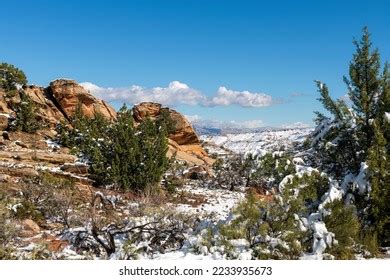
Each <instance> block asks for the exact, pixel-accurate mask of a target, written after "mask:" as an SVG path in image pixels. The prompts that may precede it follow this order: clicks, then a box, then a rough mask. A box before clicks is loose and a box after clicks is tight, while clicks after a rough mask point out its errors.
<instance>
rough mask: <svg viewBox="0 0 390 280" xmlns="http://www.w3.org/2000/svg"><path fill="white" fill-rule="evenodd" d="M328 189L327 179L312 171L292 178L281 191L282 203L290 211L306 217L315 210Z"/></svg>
mask: <svg viewBox="0 0 390 280" xmlns="http://www.w3.org/2000/svg"><path fill="white" fill-rule="evenodd" d="M328 188H329V179H328V177H327V176H324V175H321V174H320V173H319V172H316V171H313V172H311V174H307V173H305V174H303V175H302V176H297V175H296V176H292V177H291V180H289V182H288V183H287V184H285V185H284V188H283V189H282V190H281V191H282V198H283V201H284V202H285V203H287V204H289V206H290V210H291V211H292V212H293V213H296V214H298V215H299V216H302V217H306V216H308V215H309V214H310V213H312V212H314V211H315V210H316V209H317V207H318V204H319V201H321V197H322V196H323V195H324V194H325V192H326V191H327V190H328Z"/></svg>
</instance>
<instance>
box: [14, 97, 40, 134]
mask: <svg viewBox="0 0 390 280" xmlns="http://www.w3.org/2000/svg"><path fill="white" fill-rule="evenodd" d="M15 111H16V120H15V124H14V129H16V130H21V131H24V132H27V133H34V132H36V131H37V130H38V129H39V128H40V125H39V122H38V121H37V119H36V117H37V113H36V107H35V106H34V103H33V102H32V101H31V99H30V97H29V96H28V95H27V94H26V93H25V92H24V91H22V92H21V93H20V103H19V104H18V106H17V108H16V110H15Z"/></svg>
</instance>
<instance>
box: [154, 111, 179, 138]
mask: <svg viewBox="0 0 390 280" xmlns="http://www.w3.org/2000/svg"><path fill="white" fill-rule="evenodd" d="M156 122H157V124H158V125H159V126H160V125H161V126H165V129H166V131H167V133H168V135H169V134H171V133H173V132H175V131H176V125H177V122H176V121H175V120H174V119H173V118H172V117H171V114H170V113H169V109H168V108H161V111H160V115H159V116H158V117H157V120H156Z"/></svg>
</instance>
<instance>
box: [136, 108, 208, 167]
mask: <svg viewBox="0 0 390 280" xmlns="http://www.w3.org/2000/svg"><path fill="white" fill-rule="evenodd" d="M162 110H168V111H169V115H170V117H171V118H172V119H173V121H174V122H175V125H176V129H175V131H173V132H172V133H171V134H170V135H169V142H168V145H169V150H168V156H169V157H171V156H173V155H175V156H176V158H177V159H179V160H184V161H186V162H188V163H189V164H191V165H206V166H207V165H211V164H212V163H213V162H214V160H213V159H212V158H210V157H209V155H208V154H207V153H206V151H205V150H203V148H202V147H201V145H200V142H199V138H198V136H197V135H196V133H195V130H194V129H193V128H192V126H191V124H190V123H189V122H188V120H187V119H186V118H185V117H184V116H183V115H182V114H180V113H179V112H177V111H175V110H172V109H167V108H163V107H162V106H161V104H157V103H152V102H143V103H140V104H138V105H135V106H134V108H133V117H134V120H135V121H136V122H137V123H140V122H142V121H143V120H144V119H145V118H146V117H150V118H151V119H156V118H157V117H158V116H159V115H160V114H161V113H162Z"/></svg>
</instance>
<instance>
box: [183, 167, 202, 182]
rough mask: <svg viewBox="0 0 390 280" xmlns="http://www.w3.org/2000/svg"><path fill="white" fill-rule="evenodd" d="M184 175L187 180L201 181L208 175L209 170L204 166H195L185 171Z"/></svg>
mask: <svg viewBox="0 0 390 280" xmlns="http://www.w3.org/2000/svg"><path fill="white" fill-rule="evenodd" d="M183 175H184V178H186V179H192V180H199V179H202V178H205V177H206V176H207V175H208V170H207V169H206V168H205V167H203V166H193V167H190V168H188V169H187V170H185V171H184V173H183Z"/></svg>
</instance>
